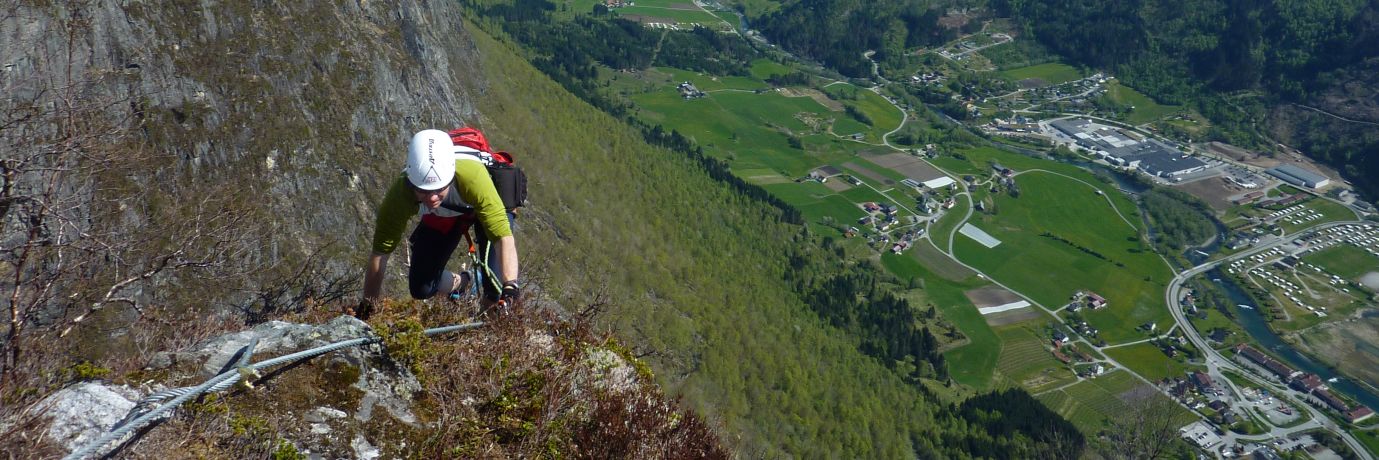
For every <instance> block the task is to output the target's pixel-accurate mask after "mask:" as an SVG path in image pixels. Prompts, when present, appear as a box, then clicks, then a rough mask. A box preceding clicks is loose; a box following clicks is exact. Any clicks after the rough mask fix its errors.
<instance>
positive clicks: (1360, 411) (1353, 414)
mask: <svg viewBox="0 0 1379 460" xmlns="http://www.w3.org/2000/svg"><path fill="white" fill-rule="evenodd" d="M1373 416H1374V411H1373V410H1370V408H1368V407H1365V406H1360V407H1356V408H1355V410H1353V411H1350V412H1346V414H1345V417H1346V418H1347V419H1349V420H1350V423H1359V422H1360V421H1361V420H1364V419H1367V418H1370V417H1373Z"/></svg>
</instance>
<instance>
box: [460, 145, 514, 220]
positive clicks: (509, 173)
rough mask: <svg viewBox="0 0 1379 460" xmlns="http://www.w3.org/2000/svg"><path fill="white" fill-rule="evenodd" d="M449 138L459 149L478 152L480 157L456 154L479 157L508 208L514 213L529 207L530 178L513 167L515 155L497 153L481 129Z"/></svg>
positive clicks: (471, 153) (467, 152)
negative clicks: (528, 185) (526, 205)
mask: <svg viewBox="0 0 1379 460" xmlns="http://www.w3.org/2000/svg"><path fill="white" fill-rule="evenodd" d="M449 134H450V141H451V142H454V143H455V145H456V146H464V147H469V148H470V149H474V150H478V153H474V152H469V151H464V152H456V153H461V154H464V155H471V156H474V157H477V158H479V161H482V162H483V163H484V166H486V167H488V175H489V176H490V177H492V178H493V186H494V187H495V188H497V189H498V196H499V197H501V198H502V199H503V206H504V207H506V208H508V210H509V211H511V210H514V209H517V208H520V207H522V206H523V205H525V204H527V174H526V173H524V172H522V168H519V167H517V166H516V165H514V164H513V162H512V154H510V153H508V152H502V151H499V152H494V151H493V148H492V147H490V146H489V145H488V138H487V137H484V133H483V132H482V131H479V130H478V129H474V128H470V127H461V128H456V129H454V130H451V131H450V132H449ZM457 150H458V149H457Z"/></svg>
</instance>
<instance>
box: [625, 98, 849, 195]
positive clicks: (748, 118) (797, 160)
mask: <svg viewBox="0 0 1379 460" xmlns="http://www.w3.org/2000/svg"><path fill="white" fill-rule="evenodd" d="M633 100H635V101H636V102H637V104H638V106H640V107H642V109H643V116H644V117H645V118H647V119H648V120H650V121H653V122H657V123H660V124H661V125H662V126H664V127H665V129H667V130H672V129H673V130H676V131H678V132H679V133H680V134H681V135H684V136H686V137H688V138H690V139H692V140H694V141H695V142H696V143H697V144H698V145H699V146H702V147H703V148H704V151H705V153H707V154H709V155H711V156H715V157H719V158H724V159H727V160H729V165H730V166H732V167H733V168H734V169H773V170H776V171H781V172H783V173H784V174H785V175H787V176H789V177H799V176H804V175H805V174H807V173H808V172H809V170H811V169H814V168H815V167H818V166H819V165H822V164H828V163H833V162H834V161H839V160H842V159H844V158H846V157H847V153H846V152H841V151H837V150H831V149H830V150H823V151H813V150H811V151H801V150H799V149H794V148H791V147H790V146H789V141H788V139H789V134H788V133H808V132H810V131H811V130H812V128H811V127H810V126H809V125H806V124H805V123H804V122H802V121H800V120H799V119H798V118H796V115H797V114H809V115H810V116H814V117H818V118H825V119H826V118H830V117H833V116H835V114H834V112H832V111H830V110H828V109H827V108H825V107H824V106H822V105H819V103H817V102H814V100H812V99H809V98H803V97H800V98H789V97H784V96H781V95H779V94H777V93H775V92H767V93H762V94H754V93H750V92H728V91H725V92H718V93H710V94H709V95H708V96H707V97H703V98H700V99H693V100H684V99H682V98H681V97H680V96H679V94H678V93H677V92H676V91H675V89H674V87H673V86H671V87H667V88H666V89H664V90H659V91H655V92H651V93H645V94H639V95H636V96H634V97H633ZM648 112H649V113H648ZM838 115H841V114H838Z"/></svg>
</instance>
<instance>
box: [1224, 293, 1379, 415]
mask: <svg viewBox="0 0 1379 460" xmlns="http://www.w3.org/2000/svg"><path fill="white" fill-rule="evenodd" d="M1206 276H1207V277H1208V278H1211V279H1212V280H1213V281H1215V280H1220V281H1219V282H1217V283H1216V284H1217V285H1219V286H1221V289H1222V290H1223V291H1225V292H1226V296H1227V297H1229V298H1230V299H1231V302H1235V303H1236V304H1237V305H1251V306H1255V307H1256V308H1237V309H1236V311H1237V312H1238V313H1239V314H1238V315H1236V319H1237V322H1238V323H1239V324H1240V326H1241V327H1243V328H1245V332H1246V333H1248V334H1250V337H1251V338H1253V339H1254V340H1255V342H1258V343H1259V345H1260V346H1261V347H1264V348H1267V349H1269V351H1271V352H1273V354H1274V355H1275V356H1277V357H1279V358H1283V362H1285V363H1287V364H1288V365H1289V366H1292V367H1293V368H1294V369H1297V370H1300V371H1303V372H1311V373H1313V374H1317V375H1318V376H1321V378H1322V379H1323V380H1330V379H1331V378H1333V377H1339V379H1338V380H1336V381H1335V382H1327V384H1326V386H1328V387H1331V389H1332V390H1336V391H1340V392H1341V393H1345V394H1346V396H1349V397H1351V398H1353V399H1355V400H1356V401H1359V402H1360V403H1361V404H1364V405H1366V406H1369V407H1370V408H1371V409H1379V395H1376V394H1375V393H1373V392H1371V391H1370V390H1369V389H1367V388H1365V387H1363V386H1361V385H1359V384H1356V383H1355V382H1353V381H1351V380H1350V379H1348V378H1345V377H1342V376H1341V375H1339V374H1337V373H1336V372H1335V371H1333V370H1331V368H1330V367H1328V366H1327V365H1325V364H1323V363H1319V362H1316V361H1313V360H1312V359H1311V358H1308V357H1307V355H1304V354H1302V353H1301V352H1299V351H1298V350H1297V349H1295V348H1293V346H1292V345H1291V344H1289V343H1288V342H1285V341H1283V338H1282V337H1279V335H1278V334H1276V333H1274V331H1273V329H1270V328H1269V322H1268V321H1266V320H1265V319H1264V315H1263V314H1261V313H1260V312H1259V309H1258V306H1256V305H1254V301H1252V300H1250V297H1249V296H1247V295H1246V294H1245V291H1244V290H1242V289H1241V288H1240V286H1237V285H1236V284H1235V282H1234V281H1232V280H1231V279H1230V278H1228V277H1225V276H1221V269H1219V268H1217V269H1213V270H1211V271H1209V272H1207V273H1206Z"/></svg>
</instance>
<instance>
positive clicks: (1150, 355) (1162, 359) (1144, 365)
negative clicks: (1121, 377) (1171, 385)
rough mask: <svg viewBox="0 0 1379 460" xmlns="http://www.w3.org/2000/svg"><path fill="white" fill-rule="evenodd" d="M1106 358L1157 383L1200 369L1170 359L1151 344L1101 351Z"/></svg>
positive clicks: (1175, 359) (1176, 359)
mask: <svg viewBox="0 0 1379 460" xmlns="http://www.w3.org/2000/svg"><path fill="white" fill-rule="evenodd" d="M1102 352H1103V353H1106V355H1107V356H1108V357H1110V358H1111V359H1114V360H1116V362H1119V363H1121V365H1124V366H1125V367H1128V368H1130V370H1133V371H1135V373H1137V374H1140V375H1142V376H1144V378H1147V379H1149V380H1153V381H1159V380H1163V379H1164V378H1168V377H1184V376H1186V374H1187V373H1188V372H1190V371H1192V370H1197V369H1202V367H1201V366H1192V365H1189V364H1187V363H1184V362H1183V361H1182V359H1181V358H1170V357H1168V355H1165V354H1164V352H1163V351H1160V350H1159V347H1157V346H1155V345H1154V344H1152V343H1137V344H1134V345H1129V346H1124V347H1116V348H1107V349H1103V350H1102Z"/></svg>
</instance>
